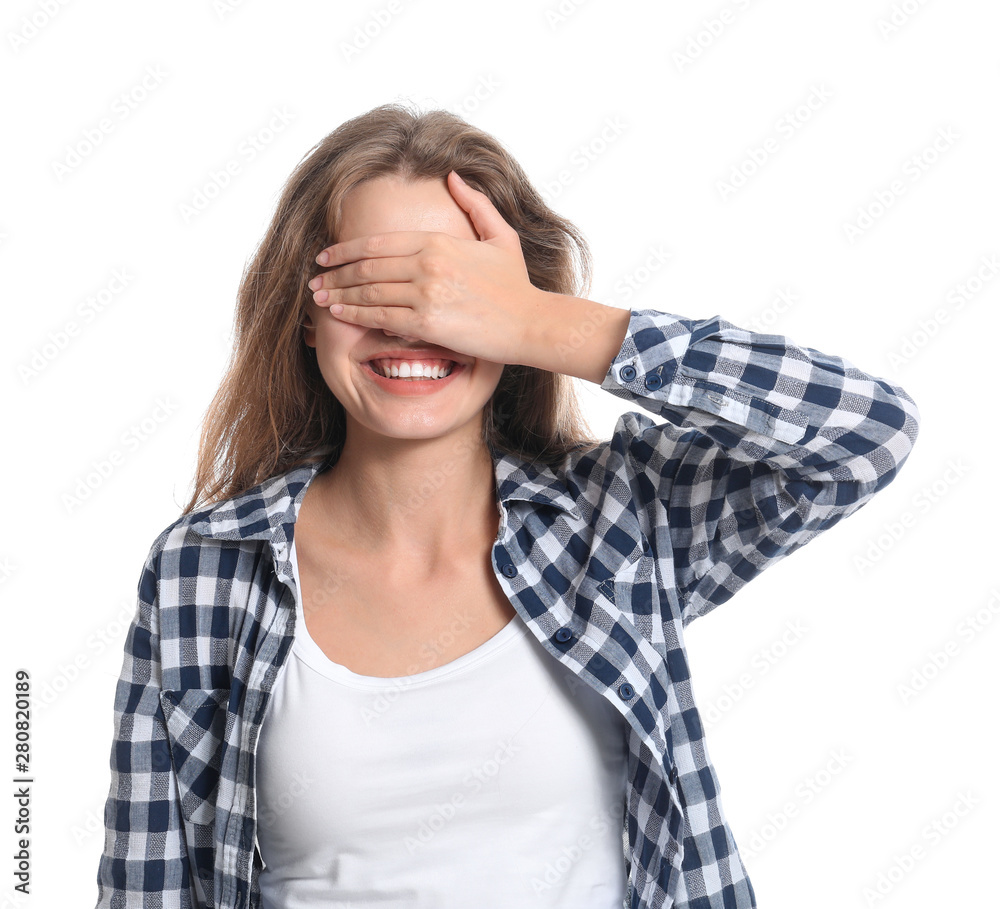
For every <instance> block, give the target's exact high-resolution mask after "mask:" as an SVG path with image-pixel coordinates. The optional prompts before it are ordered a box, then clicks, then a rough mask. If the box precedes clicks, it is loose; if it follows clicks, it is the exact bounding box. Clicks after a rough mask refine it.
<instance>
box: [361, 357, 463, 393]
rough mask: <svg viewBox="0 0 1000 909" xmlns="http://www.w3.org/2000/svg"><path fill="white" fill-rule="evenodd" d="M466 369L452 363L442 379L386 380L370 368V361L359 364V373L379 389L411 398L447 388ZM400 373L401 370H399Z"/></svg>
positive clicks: (410, 378)
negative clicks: (449, 370)
mask: <svg viewBox="0 0 1000 909" xmlns="http://www.w3.org/2000/svg"><path fill="white" fill-rule="evenodd" d="M466 369H467V367H466V366H465V364H464V363H454V364H452V367H451V372H449V373H448V375H446V376H444V377H443V378H439V379H435V378H429V377H427V376H419V377H414V376H410V377H406V376H404V377H402V378H399V377H397V378H388V377H386V376H385V375H383V374H382V373H380V372H376V371H375V370H374V369H373V368H372V361H371V360H369V361H368V362H366V363H362V364H361V371H362V372H363V373H364V374H365V376H367V377H368V378H369V379H371V381H372V382H373V383H374V384H375V385H377V386H378V387H379V388H381V389H384V390H385V391H387V392H389V393H390V394H394V395H403V396H408V397H412V396H414V395H431V394H434V393H435V392H439V391H442V390H443V389H445V388H447V387H448V386H449V385H451V383H452V382H453V381H455V379H456V378H457V377H458V376H460V375H463V374H464V373H465V370H466ZM401 371H402V370H401Z"/></svg>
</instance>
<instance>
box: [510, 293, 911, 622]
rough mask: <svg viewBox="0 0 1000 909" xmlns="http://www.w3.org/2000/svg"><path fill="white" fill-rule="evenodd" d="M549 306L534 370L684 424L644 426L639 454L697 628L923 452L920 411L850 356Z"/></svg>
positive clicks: (596, 307) (665, 320)
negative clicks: (590, 384) (917, 447)
mask: <svg viewBox="0 0 1000 909" xmlns="http://www.w3.org/2000/svg"><path fill="white" fill-rule="evenodd" d="M553 296H555V297H559V295H553ZM548 302H550V303H552V305H553V307H555V308H556V309H555V310H554V312H558V311H559V309H558V307H560V306H561V307H562V310H561V312H562V316H561V317H559V318H540V319H539V321H538V322H536V323H535V324H536V325H537V326H538V334H537V335H536V337H535V338H534V339H533V343H532V344H531V345H530V347H531V348H532V349H534V350H535V351H536V353H535V354H534V358H535V360H536V361H537V362H534V363H532V364H531V365H537V366H541V367H542V368H545V369H550V370H551V369H555V370H558V371H561V372H565V373H567V374H569V375H576V376H579V377H582V378H586V379H589V380H590V381H599V383H600V386H601V388H603V389H604V390H606V391H609V392H611V394H613V395H616V396H618V397H621V398H625V399H626V400H628V401H631V402H634V403H636V404H638V405H639V406H640V407H642V408H643V409H644V410H646V411H649V412H651V413H654V414H656V415H658V416H661V417H663V418H665V419H666V420H667V421H668V422H667V423H659V424H654V423H653V422H652V421H651V420H650V419H649V418H648V417H646V416H645V415H640V417H641V419H640V420H639V424H638V427H637V431H636V432H635V434H634V435H633V436H632V437H631V438H630V439H628V440H626V444H627V446H628V449H629V451H630V454H631V456H632V460H633V462H634V463H635V465H636V468H635V469H636V470H638V471H639V472H640V473H641V475H642V477H643V479H644V482H638V483H635V484H633V489H634V490H635V492H636V494H637V496H638V497H639V498H640V499H642V501H638V502H637V503H636V504H637V506H638V507H639V508H640V509H646V510H650V509H652V510H653V511H654V512H655V514H654V515H653V520H651V522H650V528H651V532H653V535H654V536H660V537H661V543H660V545H659V549H658V552H657V555H658V556H661V557H662V556H664V555H667V556H669V559H670V561H671V563H672V568H673V572H674V576H675V578H676V582H677V585H678V593H679V595H680V596H681V603H682V613H683V618H684V621H685V623H686V622H689V621H690V620H691V619H693V618H695V617H697V616H700V615H704V614H705V613H707V612H709V611H710V610H711V609H713V608H715V606H718V605H720V604H721V603H724V602H725V601H726V600H728V599H729V598H730V597H731V596H732V595H733V594H734V593H735V592H736V591H737V590H738V589H739V588H740V587H742V586H743V584H745V583H746V582H747V581H748V580H750V579H751V578H753V577H755V576H756V575H757V574H759V573H760V572H761V571H763V570H764V569H765V568H767V567H769V566H770V565H773V564H774V563H775V562H777V561H779V560H780V559H782V558H784V557H785V556H786V555H788V554H789V553H791V552H793V551H794V550H795V549H797V548H798V547H800V546H802V545H804V544H805V543H807V542H808V541H809V540H811V539H812V538H813V537H815V536H816V535H817V534H818V533H821V532H822V531H824V530H827V529H828V528H830V527H832V526H833V525H834V524H836V523H837V522H838V521H839V520H840V519H841V518H843V517H846V516H847V515H849V514H852V513H853V512H855V511H857V510H858V509H859V508H860V507H861V506H863V505H864V504H866V503H867V502H868V501H869V500H870V499H871V498H872V496H874V495H875V493H876V492H878V491H879V490H880V489H883V488H884V487H885V486H886V485H887V484H888V483H890V482H891V481H892V479H893V478H894V477H895V476H896V473H897V471H898V470H899V468H900V467H901V466H902V464H903V462H904V461H905V460H906V458H907V457H908V455H909V453H910V451H911V449H912V447H913V444H914V442H915V440H916V437H917V429H918V422H919V413H918V410H917V407H916V405H915V404H914V402H913V399H912V398H911V397H910V396H909V395H908V394H907V393H906V392H905V391H904V390H903V389H902V388H900V387H899V386H897V385H894V384H892V383H890V382H887V381H886V380H884V379H879V378H876V377H873V376H870V375H868V374H866V373H864V372H862V371H861V370H859V369H858V368H857V367H855V366H854V365H853V364H852V363H850V362H849V361H847V360H844V359H842V358H841V357H837V356H832V355H828V354H823V353H820V352H819V351H817V350H813V349H812V348H809V347H801V346H798V345H796V344H795V343H793V342H792V341H791V340H789V339H788V338H786V337H783V336H781V335H771V334H758V333H755V332H750V331H747V330H745V329H742V328H738V327H737V326H736V325H734V324H733V323H731V322H728V321H726V320H725V319H722V318H721V317H719V316H713V317H711V318H708V319H701V320H694V319H685V318H682V317H680V316H676V315H673V314H670V313H664V312H659V311H657V310H652V309H643V310H634V311H627V310H619V309H617V308H615V307H607V306H603V305H601V304H598V303H594V302H593V301H589V300H580V299H579V298H575V297H565V296H564V297H562V298H561V300H551V301H548ZM574 307H576V308H575V311H576V313H577V316H576V318H572V317H571V316H570V313H571V312H573V311H574ZM539 312H541V309H540V310H539ZM622 312H624V313H626V316H625V317H624V318H623V317H622V315H621V313H622ZM616 344H617V345H618V348H617V352H612V353H610V354H609V351H611V350H612V348H614V346H615V345H616ZM536 345H537V346H536ZM546 347H547V348H548V351H549V352H548V353H541V351H542V350H544V349H545V348H546ZM609 357H610V359H609ZM602 369H603V370H604V371H603V373H602V372H601V370H602ZM599 376H600V378H598V377H599ZM620 425H623V424H620ZM684 430H686V431H684ZM663 517H665V520H661V519H658V518H663ZM663 533H666V534H667V539H668V540H669V552H666V551H665V549H666V547H665V546H664V545H663V544H662V534H663ZM656 548H657V547H656V545H655V544H654V549H656Z"/></svg>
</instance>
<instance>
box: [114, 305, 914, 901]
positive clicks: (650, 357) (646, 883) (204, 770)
mask: <svg viewBox="0 0 1000 909" xmlns="http://www.w3.org/2000/svg"><path fill="white" fill-rule="evenodd" d="M600 387H601V388H603V389H604V390H605V391H608V392H610V393H611V394H613V395H616V396H618V397H621V398H624V399H625V400H627V401H629V402H631V403H633V404H637V405H638V406H639V407H641V408H642V409H643V410H644V411H648V412H649V413H652V414H654V415H656V416H658V417H660V418H661V420H660V421H659V422H654V421H653V420H652V419H650V417H649V416H647V415H646V414H645V413H642V412H639V411H631V412H628V413H625V414H623V415H622V416H621V417H619V419H618V421H617V423H616V425H615V428H614V431H613V434H612V436H611V439H610V440H608V441H605V442H602V443H601V444H600V445H599V446H598V447H596V448H591V449H588V450H582V451H578V452H575V453H573V454H571V455H569V456H568V457H567V458H566V459H565V460H564V462H563V463H562V465H561V466H560V467H559V468H558V469H551V468H549V467H546V466H544V465H539V464H535V463H529V462H525V461H521V460H518V459H515V458H512V457H510V456H509V455H506V454H503V453H501V452H499V451H496V450H494V451H493V456H494V463H495V468H496V471H495V472H496V481H497V494H498V499H499V502H500V515H501V519H500V522H499V527H500V530H499V533H498V535H497V538H496V540H495V542H494V545H493V550H492V559H493V564H494V569H495V574H496V577H497V580H498V581H499V583H500V584H501V586H502V587H503V590H504V592H505V593H506V594H507V595H508V597H509V598H510V601H511V603H512V604H513V606H514V608H515V609H516V610H517V613H518V615H519V616H520V617H521V619H522V620H523V621H524V622H525V623H526V624H527V626H528V628H529V629H530V630H531V632H532V633H533V634H534V635H535V636H536V637H537V638H538V640H539V641H540V642H541V643H542V645H543V646H544V648H545V649H546V650H547V651H548V652H549V653H550V654H552V656H553V658H554V659H557V660H559V662H560V663H561V664H562V665H563V666H564V667H566V668H567V669H568V670H571V671H572V672H573V673H575V674H576V675H577V676H578V677H580V678H581V679H583V680H584V682H585V683H586V684H589V685H591V686H593V688H594V689H595V690H596V691H598V692H600V693H601V694H602V695H603V696H604V697H606V698H607V699H608V701H609V702H610V703H612V704H613V705H614V706H615V708H616V709H617V710H619V711H621V713H622V714H623V716H624V717H625V719H626V720H627V721H628V733H627V735H628V742H627V746H628V785H627V789H626V792H625V793H623V799H624V800H625V823H624V825H623V830H622V836H623V853H624V861H625V863H626V867H627V870H628V890H627V892H626V893H625V894H623V902H622V906H623V907H624V909H640V907H642V909H660V907H670V906H675V907H685V909H742V907H748V909H749V907H753V906H755V905H756V903H755V899H754V892H753V888H752V886H751V884H750V881H749V879H748V877H747V873H746V869H745V867H744V865H743V863H742V861H741V859H740V856H739V853H738V852H737V848H736V843H735V840H734V838H733V834H732V832H731V830H730V828H729V825H728V823H727V821H726V819H725V817H724V815H723V811H722V806H721V804H720V800H719V794H720V789H719V782H718V780H717V778H716V774H715V770H714V768H713V767H712V764H711V762H710V761H709V758H708V755H707V752H706V743H705V734H704V728H703V726H702V723H701V720H700V719H699V715H698V710H697V707H696V706H695V703H694V698H693V696H692V690H691V684H690V679H689V674H688V661H687V658H686V655H685V646H684V629H685V627H686V626H687V624H688V623H689V622H690V621H691V620H692V619H694V618H696V617H698V616H701V615H704V614H705V613H707V612H708V611H709V610H711V609H714V608H715V607H716V606H718V605H720V604H722V603H724V602H726V601H727V600H728V599H729V598H730V597H731V596H732V595H733V594H734V593H736V591H737V590H739V589H740V588H741V587H742V586H743V585H744V584H745V583H746V582H747V581H749V580H751V579H752V578H754V577H756V576H757V574H758V573H759V572H761V571H763V570H764V569H765V568H767V567H768V566H769V565H773V564H775V563H776V562H778V561H779V560H780V559H783V558H784V557H785V556H786V555H788V554H789V553H791V552H794V551H795V550H796V549H798V548H799V547H800V546H802V545H804V544H805V543H808V542H809V541H810V540H811V539H812V538H813V537H815V536H816V535H817V534H818V533H821V532H822V531H824V530H826V529H828V528H830V527H832V526H833V525H834V524H836V523H837V522H838V521H839V520H840V519H841V518H843V517H845V516H847V515H850V514H853V513H854V512H855V511H857V510H858V509H859V508H860V507H861V506H862V505H864V504H865V503H866V502H868V501H869V500H870V499H871V497H872V496H873V495H875V493H876V492H878V491H879V490H880V489H882V488H883V487H885V486H886V485H887V484H888V483H890V482H891V481H892V479H893V477H895V475H896V471H897V470H898V469H899V467H900V466H901V465H902V463H903V461H904V460H905V459H906V457H907V456H908V454H909V452H910V450H911V448H912V446H913V443H914V441H915V439H916V435H917V422H918V419H919V416H918V411H917V408H916V406H915V404H914V402H913V400H912V399H911V398H910V397H909V395H908V394H907V393H906V392H905V391H903V390H902V389H901V388H899V387H898V386H896V385H893V384H891V383H889V382H887V381H885V380H883V379H878V378H873V377H872V376H869V375H867V374H865V373H863V372H861V371H860V370H858V369H857V368H856V367H854V366H853V365H852V364H851V363H849V362H848V361H846V360H843V359H841V358H838V357H835V356H829V355H826V354H822V353H819V352H818V351H816V350H812V349H811V348H808V347H799V346H796V345H794V344H793V343H792V342H791V341H789V340H788V339H787V338H785V337H782V336H779V335H770V334H756V333H752V332H749V331H746V330H744V329H741V328H738V327H736V326H735V325H733V324H732V323H730V322H727V321H725V320H724V319H722V318H720V317H718V316H715V317H712V318H709V319H704V320H700V321H696V320H691V319H683V318H680V317H678V316H674V315H671V314H668V313H664V312H659V311H656V310H651V309H645V310H633V311H632V312H631V315H630V317H629V324H628V330H627V332H626V335H625V338H624V341H623V343H622V345H621V349H620V351H619V352H618V354H617V355H616V356H615V358H614V360H613V362H612V363H611V365H610V367H609V369H608V372H607V375H606V377H605V378H604V380H603V382H602V383H601V386H600ZM327 463H329V456H328V457H327V458H326V459H324V460H319V461H316V462H315V463H309V464H306V465H305V466H299V467H296V468H294V469H292V470H290V471H287V472H286V473H284V474H282V475H279V476H276V477H273V478H271V479H269V480H266V481H265V482H263V483H261V484H259V485H257V486H255V487H253V488H252V489H249V490H247V491H246V492H244V493H242V494H240V495H238V496H235V497H233V498H231V499H229V500H226V501H224V502H221V503H218V504H216V505H214V506H210V507H208V508H207V509H205V510H202V511H197V512H194V513H191V514H188V515H184V516H182V517H180V518H179V519H177V520H176V521H174V523H172V524H170V525H169V526H168V527H167V528H166V529H164V530H163V531H162V533H160V535H159V536H158V537H157V539H156V540H155V541H154V542H153V545H152V547H151V549H150V551H149V555H148V558H147V560H146V563H145V566H144V568H143V571H142V575H141V578H140V582H139V589H138V609H137V613H136V616H135V619H134V620H133V622H132V625H131V627H130V629H129V632H128V636H127V639H126V642H125V658H124V664H123V667H122V673H121V678H120V680H119V682H118V687H117V690H116V697H115V710H114V727H115V728H114V742H113V746H112V751H111V790H110V794H109V797H108V801H107V806H106V809H105V815H104V820H105V825H106V836H105V843H104V852H103V855H102V857H101V860H100V867H99V871H98V886H99V897H98V907H99V909H124V907H129V909H132V907H140V906H141V907H160V909H173V907H177V909H184V907H216V909H242V907H256V906H258V905H259V902H260V890H259V886H258V876H259V873H260V870H261V862H260V854H259V850H258V849H257V844H256V809H255V802H254V799H255V791H254V778H255V775H254V754H255V749H256V744H257V739H258V735H259V733H260V726H261V720H262V718H263V716H264V713H265V710H266V707H267V703H268V697H269V694H270V692H271V690H272V687H273V685H274V681H275V677H276V676H277V674H278V671H279V669H280V668H281V666H282V664H283V663H284V661H285V660H286V658H287V657H288V654H289V648H290V646H291V643H292V640H293V620H294V617H295V609H294V604H295V592H294V584H295V582H294V580H293V578H292V573H291V568H290V563H289V546H290V544H291V541H292V537H293V534H294V530H295V519H296V516H297V514H298V508H299V504H300V502H301V501H302V498H303V495H304V493H305V490H306V488H307V487H308V484H309V482H310V480H311V479H312V478H313V477H314V476H315V475H316V474H317V472H318V471H319V470H321V469H323V468H324V467H325V466H326V464H327ZM331 808H332V809H333V810H336V806H331Z"/></svg>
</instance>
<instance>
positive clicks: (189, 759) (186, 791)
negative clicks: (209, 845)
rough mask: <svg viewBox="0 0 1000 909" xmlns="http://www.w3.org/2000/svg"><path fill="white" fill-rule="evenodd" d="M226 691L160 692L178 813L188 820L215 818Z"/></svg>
mask: <svg viewBox="0 0 1000 909" xmlns="http://www.w3.org/2000/svg"><path fill="white" fill-rule="evenodd" d="M229 691H230V689H228V688H208V689H205V688H189V689H187V690H183V691H173V690H165V691H161V692H160V706H161V707H162V709H163V716H164V718H165V720H166V724H167V740H168V743H169V746H170V758H171V760H172V762H173V765H174V773H175V775H176V778H177V792H178V798H179V800H180V811H181V816H182V817H183V818H184V820H185V821H187V822H188V823H190V824H200V825H212V824H214V821H215V801H216V797H217V795H218V790H219V768H220V763H221V753H222V743H223V741H224V738H225V731H226V713H227V705H228V703H229Z"/></svg>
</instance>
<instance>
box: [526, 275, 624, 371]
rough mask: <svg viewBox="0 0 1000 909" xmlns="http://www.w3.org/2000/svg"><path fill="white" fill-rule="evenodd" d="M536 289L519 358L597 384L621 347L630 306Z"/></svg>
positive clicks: (532, 364)
mask: <svg viewBox="0 0 1000 909" xmlns="http://www.w3.org/2000/svg"><path fill="white" fill-rule="evenodd" d="M535 290H536V292H537V296H536V297H535V300H534V302H533V303H532V305H531V311H532V313H533V317H532V318H530V319H529V321H528V326H529V328H528V337H527V339H526V342H525V345H524V346H525V358H524V359H523V360H522V362H523V363H524V364H525V365H527V366H534V367H537V368H539V369H546V370H548V371H549V372H557V373H562V374H563V375H567V376H575V377H577V378H580V379H586V380H587V381H588V382H593V383H594V384H596V385H600V384H601V383H602V382H603V381H604V378H605V376H607V374H608V370H609V369H610V367H611V363H612V362H613V360H614V358H615V357H616V356H617V354H618V352H619V351H620V350H621V346H622V342H623V341H624V340H625V335H626V333H627V331H628V325H629V319H630V316H631V310H628V309H622V308H621V307H618V306H607V305H605V304H603V303H597V302H595V301H594V300H587V299H584V298H583V297H574V296H571V295H569V294H558V293H551V292H549V291H543V290H538V289H537V288H536V289H535Z"/></svg>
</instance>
